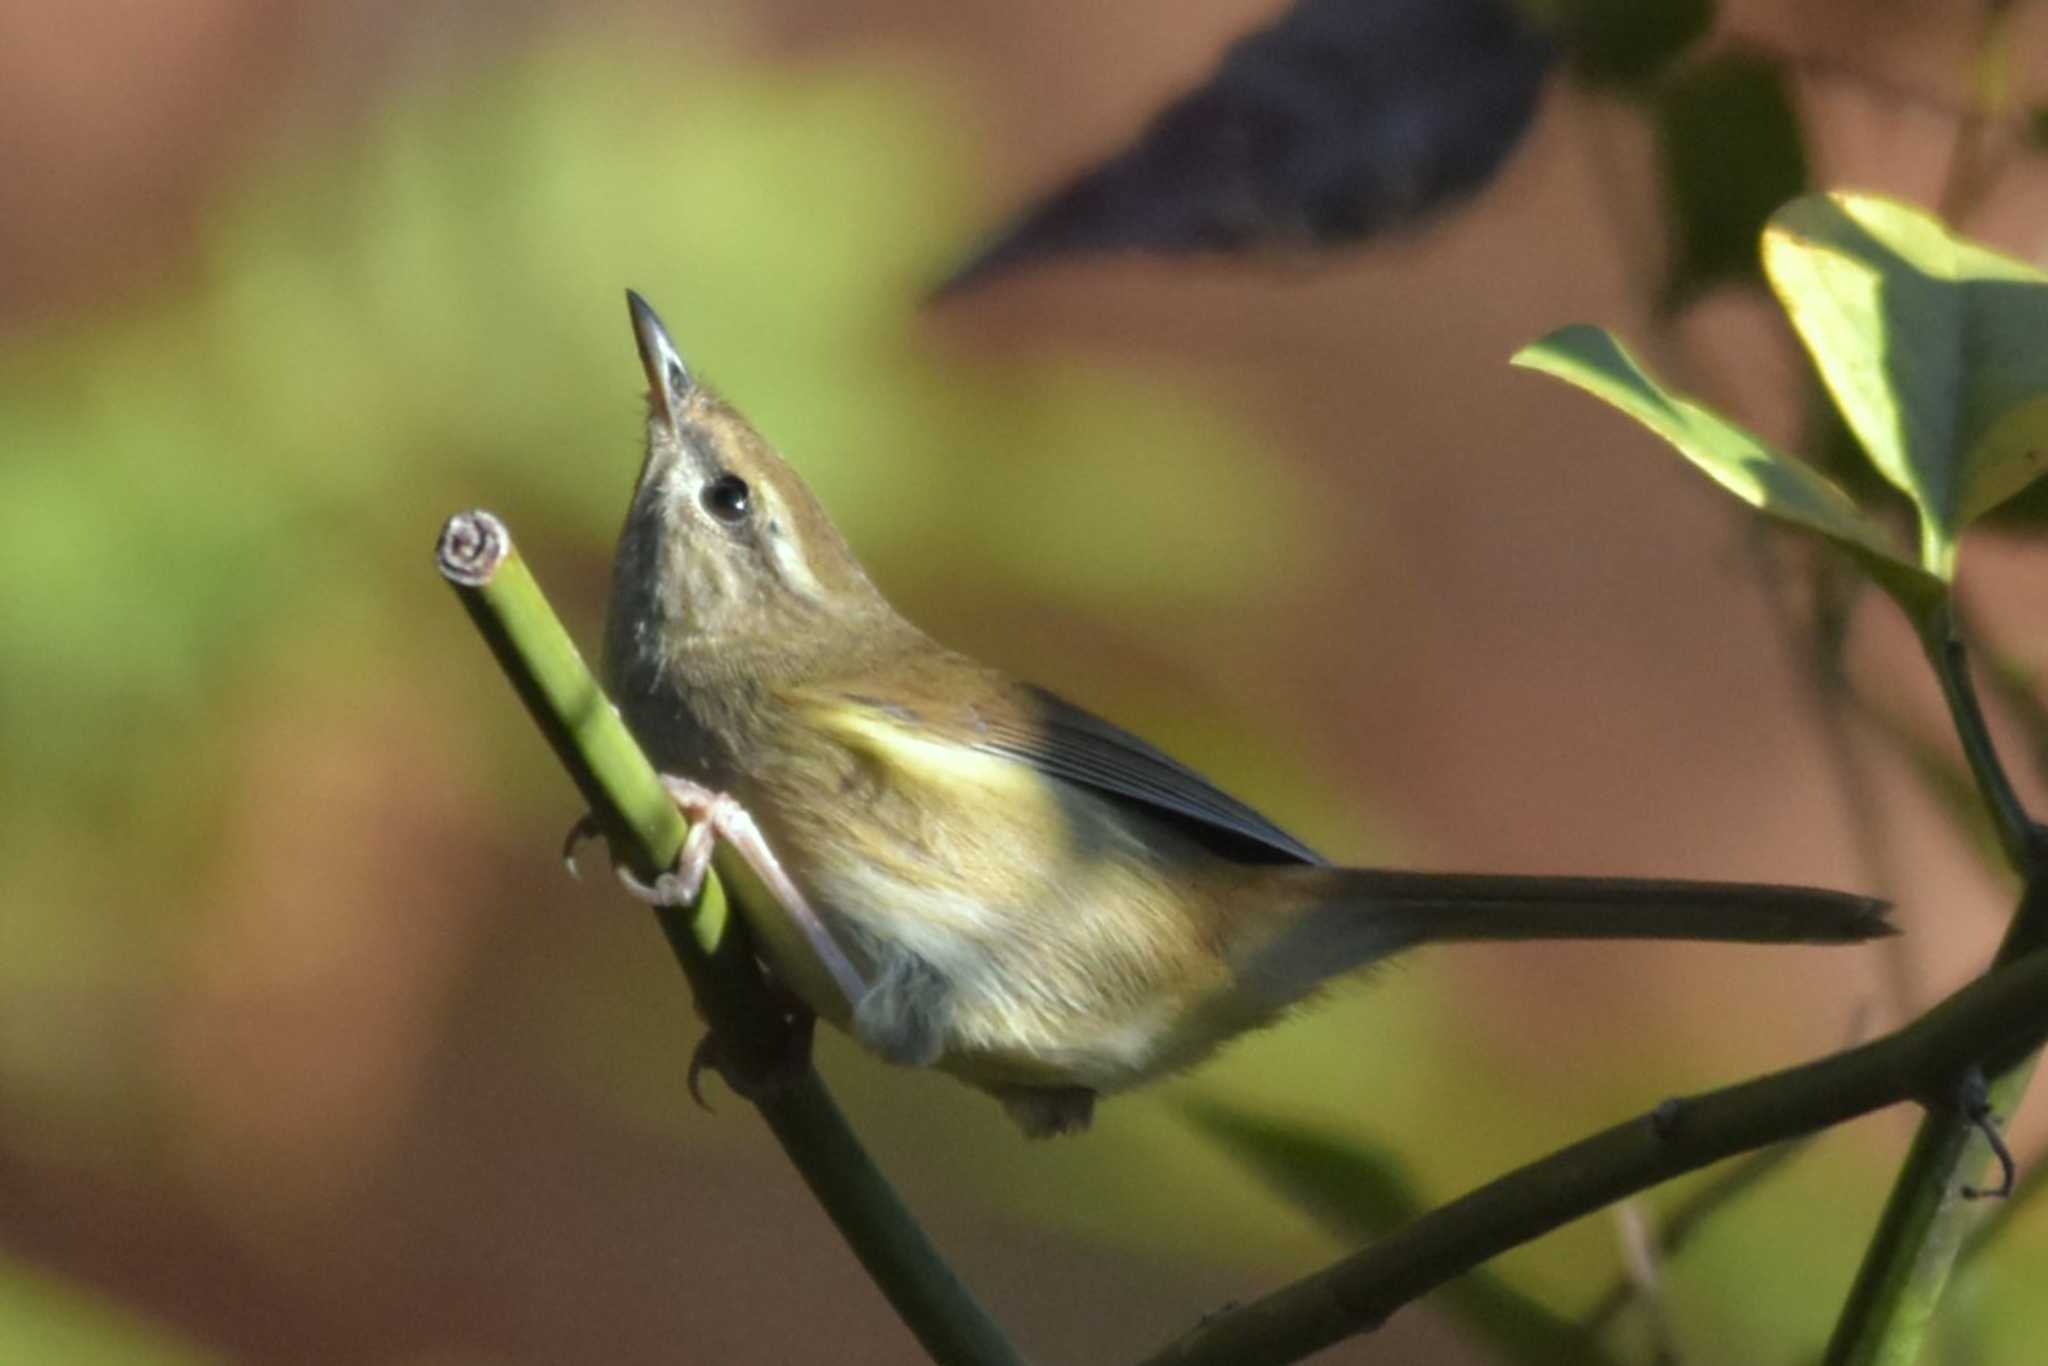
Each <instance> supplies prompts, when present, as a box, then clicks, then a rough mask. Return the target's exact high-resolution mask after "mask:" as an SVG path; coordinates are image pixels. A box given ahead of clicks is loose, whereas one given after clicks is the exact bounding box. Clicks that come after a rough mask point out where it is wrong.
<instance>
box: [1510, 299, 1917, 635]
mask: <svg viewBox="0 0 2048 1366" xmlns="http://www.w3.org/2000/svg"><path fill="white" fill-rule="evenodd" d="M1514 363H1515V364H1516V365H1520V366H1526V367H1527V368H1529V369H1531V370H1540V371H1542V372H1543V373H1545V374H1548V375H1554V376H1555V377H1557V378H1558V379H1561V380H1564V381H1566V382H1567V383H1569V384H1576V385H1577V386H1578V387H1580V388H1581V389H1584V390H1585V391H1586V392H1588V393H1590V394H1592V395H1594V396H1595V397H1598V398H1602V399H1605V400H1606V401H1607V402H1609V403H1611V404H1613V405H1614V406H1615V407H1617V408H1619V409H1621V410H1622V411H1623V412H1625V413H1627V414H1628V415H1629V416H1630V417H1633V418H1634V419H1635V420H1636V421H1638V422H1640V423H1642V424H1643V425H1644V426H1645V427H1648V428H1649V429H1650V430H1651V431H1653V432H1655V433H1656V434H1657V435H1659V436H1661V437H1663V438H1664V439H1665V440H1666V441H1668V442H1670V443H1671V444H1672V445H1673V446H1675V447H1677V448H1678V452H1679V454H1681V455H1683V456H1684V457H1685V458H1686V459H1688V460H1690V461H1691V462H1692V463H1693V464H1694V465H1697V466H1698V467H1699V468H1700V469H1701V470H1702V471H1704V472H1705V473H1706V474H1707V476H1708V477H1709V478H1711V479H1712V480H1713V481H1714V482H1715V483H1717V484H1719V485H1721V487H1723V488H1725V489H1727V490H1728V491H1729V492H1730V493H1733V494H1734V495H1735V496H1736V497H1738V498H1740V499H1741V500H1742V501H1743V502H1745V503H1748V504H1749V505H1750V506H1751V507H1753V508H1756V509H1757V510H1759V511H1761V512H1763V513H1764V514H1766V515H1767V516H1770V517H1774V518H1776V519H1777V520H1779V521H1781V522H1786V523H1789V524H1791V525H1793V526H1796V527H1800V528H1803V529H1805V530H1807V531H1814V532H1818V533H1819V534H1821V535H1822V536H1825V537H1827V538H1828V539H1829V540H1831V541H1833V542H1835V543H1836V544H1837V545H1840V546H1841V547H1842V548H1844V549H1845V550H1847V551H1849V553H1850V554H1852V555H1853V556H1855V557H1856V559H1857V561H1858V563H1860V564H1861V565H1863V567H1864V569H1865V570H1866V571H1867V572H1869V573H1870V574H1871V576H1872V577H1873V578H1874V579H1876V580H1877V582H1878V583H1879V584H1880V585H1881V586H1882V587H1884V589H1885V590H1886V591H1887V592H1889V593H1891V594H1892V595H1893V596H1894V597H1897V598H1899V599H1900V600H1901V601H1903V602H1906V603H1908V604H1909V605H1912V606H1919V605H1924V604H1925V603H1926V602H1927V601H1928V600H1929V599H1930V597H1933V598H1938V597H1939V596H1940V595H1941V593H1942V585H1941V584H1940V583H1939V582H1937V581H1935V580H1933V579H1932V578H1930V577H1929V576H1928V575H1926V574H1924V573H1922V572H1921V571H1920V570H1919V569H1917V568H1915V567H1914V566H1913V565H1912V564H1910V563H1908V562H1907V561H1906V560H1904V559H1902V558H1900V557H1899V556H1898V555H1897V554H1896V553H1894V551H1893V550H1892V548H1891V547H1890V546H1889V545H1888V544H1887V543H1886V540H1885V537H1884V533H1883V530H1882V528H1881V527H1879V526H1878V524H1877V523H1876V522H1874V521H1873V520H1871V518H1869V517H1868V516H1866V515H1865V514H1864V512H1863V510H1862V509H1861V508H1859V507H1857V506H1856V504H1855V502H1854V501H1853V500H1851V499H1850V497H1849V495H1848V494H1846V493H1844V492H1842V490H1841V487H1840V486H1839V485H1837V484H1836V483H1835V482H1834V481H1833V480H1831V479H1829V478H1828V477H1827V476H1826V475H1824V474H1822V473H1820V472H1819V471H1818V470H1816V469H1814V468H1813V467H1812V466H1810V465H1808V464H1806V463H1805V462H1803V461H1801V460H1799V459H1797V458H1795V457H1793V456H1790V455H1787V454H1785V453H1784V452H1782V451H1779V450H1775V449H1773V448H1772V447H1771V446H1770V445H1768V444H1767V443H1765V442H1764V440H1763V439H1762V438H1761V437H1758V436H1756V435H1754V434H1753V433H1751V432H1749V431H1747V430H1745V429H1744V428H1742V427H1739V426H1737V425H1736V424H1735V423H1733V422H1730V421H1729V420H1728V419H1726V418H1724V417H1722V416H1721V415H1720V414H1718V413H1716V412H1714V411H1713V410H1712V409H1710V408H1707V407H1705V406H1704V405H1702V404H1698V403H1695V402H1693V401H1692V400H1691V399H1688V398H1686V397H1684V396H1683V395H1680V394H1676V393H1673V392H1672V391H1670V390H1668V389H1666V388H1664V387H1663V386H1662V385H1661V384H1659V383H1658V382H1657V381H1656V380H1654V379H1652V378H1651V377H1650V376H1649V375H1648V374H1646V373H1645V372H1644V370H1643V368H1642V367H1641V366H1640V365H1638V364H1637V363H1636V359H1635V357H1633V356H1631V355H1630V354H1629V353H1628V351H1627V350H1626V349H1625V348H1623V346H1622V345H1621V343H1620V342H1618V341H1616V340H1615V339H1614V337H1613V336H1611V335H1610V334H1608V333H1607V332H1605V331H1603V330H1602V329H1600V328H1597V327H1588V326H1585V325H1583V324H1575V325H1573V326H1571V327H1566V328H1562V329H1560V330H1559V331H1556V332H1553V333H1551V334H1550V335H1549V336H1548V337H1545V338H1544V339H1543V340H1542V341H1539V342H1536V343H1535V344H1534V345H1531V346H1528V347H1525V348H1523V349H1522V350H1521V351H1520V352H1519V353H1517V354H1516V356H1515V358H1514Z"/></svg>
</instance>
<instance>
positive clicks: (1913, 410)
mask: <svg viewBox="0 0 2048 1366" xmlns="http://www.w3.org/2000/svg"><path fill="white" fill-rule="evenodd" d="M1764 268H1765V271H1766V272H1767V273H1768V274H1769V276H1770V279H1771V284H1772V287H1773V288H1774V289H1776V291H1777V293H1778V297H1779V299H1780V301H1781V302H1782V303H1783V304H1784V307H1785V311H1786V312H1787V313H1788V314H1789V315H1790V316H1791V318H1792V323H1793V326H1794V327H1796V328H1797V329H1798V331H1799V335H1800V338H1801V340H1802V341H1804V342H1805V344H1806V349H1807V350H1808V352H1809V353H1811V354H1812V356H1813V359H1814V364H1815V365H1816V366H1817V367H1818V368H1819V370H1820V373H1821V378H1822V379H1823V380H1824V381H1825V382H1826V384H1827V386H1828V391H1829V392H1830V393H1831V394H1833V395H1834V399H1835V403H1836V405H1837V406H1838V407H1840V408H1841V410H1842V415H1843V417H1845V418H1846V419H1847V420H1848V423H1849V426H1850V427H1851V428H1852V429H1853V430H1854V431H1855V433H1856V436H1857V439H1858V440H1859V441H1861V442H1862V443H1863V448H1864V450H1865V452H1867V453H1868V455H1869V456H1870V459H1871V461H1872V463H1874V464H1875V465H1876V466H1877V467H1878V469H1879V470H1880V471H1881V472H1882V473H1883V474H1884V476H1885V478H1887V479H1889V480H1890V481H1891V482H1892V483H1893V484H1894V485H1896V486H1897V487H1898V488H1899V489H1901V490H1902V491H1903V492H1904V493H1905V494H1906V495H1907V496H1908V497H1909V498H1911V499H1912V500H1913V502H1914V505H1915V506H1916V507H1917V508H1918V509H1919V512H1920V529H1921V537H1920V543H1921V548H1920V560H1921V563H1922V564H1923V565H1924V566H1925V567H1926V568H1927V569H1928V570H1929V571H1931V572H1932V573H1934V574H1936V575H1938V576H1940V577H1941V578H1943V579H1948V578H1952V577H1953V576H1954V572H1955V555H1956V541H1957V538H1958V537H1959V536H1960V535H1961V534H1962V530H1963V528H1964V527H1966V526H1968V525H1969V524H1970V523H1971V522H1972V521H1974V520H1975V519H1976V518H1978V517H1980V516H1982V515H1983V514H1984V513H1985V512H1987V511H1989V510H1990V509H1991V508H1992V507H1994V506H1996V505H1997V504H1999V503H2001V502H2003V501H2005V500H2006V499H2007V498H2010V497H2011V496H2012V495H2013V494H2015V493H2017V492H2019V491H2020V490H2021V489H2022V488H2024V487H2026V485H2027V484H2029V483H2031V482H2032V481H2033V480H2034V479H2035V478H2036V477H2037V476H2038V475H2039V474H2040V473H2041V471H2042V470H2043V469H2044V468H2048V276H2044V275H2043V274H2042V273H2041V272H2039V271H2037V270H2035V269H2034V268H2033V267H2031V266H2029V265H2027V264H2025V263H2024V262H2021V261H2017V260H2014V259H2012V258H2010V257H2006V256H2001V255H1999V254H1998V253H1996V252H1993V251H1990V250H1988V249H1986V248H1984V247H1981V246H1978V245H1977V244H1975V243H1973V242H1968V241H1965V240H1963V239H1961V238H1959V237H1956V236H1955V235H1954V234H1952V233H1950V232H1949V231H1948V230H1947V229H1946V228H1945V227H1943V226H1942V225H1941V223H1940V222H1938V221H1937V220H1936V219H1934V218H1933V217H1932V216H1930V215H1928V214H1926V213H1924V212H1922V211H1920V210H1918V209H1915V208H1912V207H1909V206H1907V205H1904V204H1899V203H1895V202H1893V201H1890V200H1885V199H1879V198H1876V197H1874V196H1870V195H1857V194H1828V195H1810V196H1808V197H1806V198H1804V199H1799V200H1795V201H1794V202H1793V203H1791V204H1788V205H1787V206H1786V207H1785V208H1783V209H1781V210H1779V212H1778V213H1777V215H1776V216H1775V217H1773V218H1772V220H1771V224H1770V227H1769V228H1768V230H1767V231H1766V232H1765V234H1764Z"/></svg>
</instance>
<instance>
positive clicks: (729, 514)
mask: <svg viewBox="0 0 2048 1366" xmlns="http://www.w3.org/2000/svg"><path fill="white" fill-rule="evenodd" d="M701 499H702V502H703V504H704V510H705V511H706V512H708V513H710V514H711V515H712V516H713V517H716V518H717V519H718V520H719V521H721V522H725V523H727V524H728V525H730V524H733V523H737V522H742V521H745V520H746V516H747V511H748V509H749V508H750V507H752V506H753V493H752V491H751V490H750V489H748V488H747V481H746V480H744V479H742V478H740V477H739V476H738V475H737V474H721V475H719V476H718V477H717V478H716V479H714V480H712V481H711V482H710V483H708V484H706V485H705V486H704V492H703V494H702V495H701Z"/></svg>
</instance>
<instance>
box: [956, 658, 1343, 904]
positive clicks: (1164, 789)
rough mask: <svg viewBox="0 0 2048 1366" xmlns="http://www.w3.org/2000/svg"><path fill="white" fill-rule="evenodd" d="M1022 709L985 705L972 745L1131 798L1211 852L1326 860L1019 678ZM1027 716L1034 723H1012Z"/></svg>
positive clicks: (1140, 744)
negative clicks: (1015, 714)
mask: <svg viewBox="0 0 2048 1366" xmlns="http://www.w3.org/2000/svg"><path fill="white" fill-rule="evenodd" d="M1018 692H1019V694H1021V699H1020V700H1022V701H1023V702H1024V704H1025V706H1024V707H1023V708H1022V713H1023V716H1022V717H1020V718H1016V719H1013V718H1012V717H1011V716H1009V715H1008V714H1007V709H990V710H989V711H986V712H983V713H982V714H981V715H980V716H979V717H977V718H976V720H977V724H976V726H975V728H974V729H975V736H974V739H973V740H972V741H971V743H973V745H974V746H975V748H977V749H982V750H986V751H988V752H989V753H991V754H1000V755H1002V756H1003V757H1005V758H1009V759H1017V760H1020V761H1022V762H1024V763H1027V764H1030V765H1032V766H1033V767H1035V768H1037V769H1039V770H1041V771H1043V772H1045V773H1049V774H1051V775H1052V776H1053V777H1055V778H1061V779H1064V780H1065V781H1067V782H1070V783H1075V784H1078V785H1080V786H1082V787H1087V788H1092V789H1094V790H1095V791H1097V792H1100V793H1103V794H1105V795H1107V796H1110V797H1114V798H1117V799H1119V800H1121V801H1125V802H1129V803H1132V804H1133V805H1136V806H1138V807H1141V808H1143V809H1144V810H1145V811H1146V812H1147V813H1148V814H1150V815H1152V816H1155V817H1161V818H1165V819H1168V820H1171V821H1173V822H1174V823H1175V824H1178V825H1179V826H1181V827H1182V828H1183V829H1184V830H1186V832H1187V833H1188V834H1190V835H1192V836H1193V837H1194V838H1195V839H1197V840H1199V841H1201V842H1202V843H1203V844H1204V845H1206V846H1208V847H1209V848H1210V849H1212V850H1214V851H1215V852H1217V853H1219V854H1222V855H1223V856H1224V857H1226V858H1231V859H1235V860H1237V861H1238V862H1240V863H1313V864H1323V863H1327V862H1328V860H1327V859H1325V858H1323V856H1322V855H1320V854H1318V853H1317V852H1316V851H1315V850H1313V849H1311V848H1309V847H1308V846H1307V845H1306V844H1303V843H1302V842H1301V841H1300V840H1298V839H1296V838H1294V836H1292V835H1290V834H1288V833H1287V832H1286V831H1285V830H1282V829H1281V828H1280V827H1279V826H1277V825H1275V824H1273V822H1271V821H1269V820H1267V819H1266V818H1265V817H1264V816H1261V815H1260V814H1259V813H1258V812H1256V811H1254V810H1252V809H1251V808H1250V807H1249V806H1246V805H1245V804H1244V803H1243V802H1241V801H1239V800H1237V798H1235V797H1233V796H1231V795H1230V794H1229V793H1227V792H1225V791H1223V789H1221V788H1219V787H1217V786H1216V785H1215V784H1214V783H1212V782H1210V781H1209V780H1208V779H1207V778H1204V777H1203V776H1202V775H1201V774H1199V773H1197V772H1195V771H1194V770H1193V769H1191V768H1189V767H1187V766H1186V765H1185V764H1181V763H1178V762H1176V761H1175V760H1173V759H1171V758H1169V757H1167V756H1166V755H1164V754H1162V753H1160V752H1159V751H1158V750H1156V749H1154V748H1153V747H1152V746H1150V745H1148V744H1146V743H1145V742H1144V741H1143V740H1140V739H1139V738H1138V737H1137V736H1135V735H1133V734H1131V733H1130V732H1129V731H1127V730H1124V729H1123V728H1122V727H1120V726H1115V725H1111V724H1110V723H1109V722H1107V721H1105V720H1103V719H1102V718H1101V717H1099V716H1096V715H1094V714H1093V713H1092V712H1086V711H1083V710H1082V709H1081V708H1079V707H1077V706H1075V705H1074V704H1073V703H1071V702H1068V701H1066V700H1065V699H1064V698H1061V697H1058V696H1056V695H1054V694H1052V693H1049V692H1047V691H1046V690H1045V689H1043V688H1038V687H1032V686H1030V685H1021V686H1020V687H1019V688H1018ZM1024 717H1028V718H1029V720H1030V721H1032V722H1035V723H1036V724H1032V725H1019V724H1017V720H1018V719H1023V718H1024Z"/></svg>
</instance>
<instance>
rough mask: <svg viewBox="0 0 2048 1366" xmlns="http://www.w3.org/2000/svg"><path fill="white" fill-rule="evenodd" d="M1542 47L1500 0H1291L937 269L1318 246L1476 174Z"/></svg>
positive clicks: (1504, 150) (1518, 115) (1539, 65)
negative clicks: (1123, 141)
mask: <svg viewBox="0 0 2048 1366" xmlns="http://www.w3.org/2000/svg"><path fill="white" fill-rule="evenodd" d="M1551 60H1552V47H1551V45H1550V43H1549V41H1548V40H1547V39H1546V38H1545V37H1544V35H1543V33H1542V32H1541V30H1540V29H1539V28H1538V27H1537V26H1536V25H1535V24H1534V23H1532V22H1531V21H1530V20H1529V19H1528V18H1526V17H1525V16H1524V15H1523V14H1522V12H1521V10H1520V9H1519V8H1518V7H1517V6H1516V5H1515V4H1514V3H1512V0H1373V3H1371V4H1360V3H1357V0H1297V3H1296V4H1295V6H1294V8H1293V9H1291V10H1289V11H1288V12H1287V13H1286V14H1285V15H1284V16H1283V17H1282V18H1281V19H1280V21H1279V22H1278V23H1276V24H1274V25H1272V26H1271V27H1270V28H1266V29H1262V30H1260V31H1259V32H1257V33H1254V34H1252V35H1251V36H1249V37H1247V38H1244V39H1242V40H1240V41H1239V42H1238V43H1237V44H1236V45H1235V46H1234V47H1232V48H1231V49H1230V51H1229V52H1228V53H1227V54H1225V56H1224V59H1223V63H1222V65H1221V67H1219V68H1218V70H1217V71H1216V74H1215V75H1214V76H1212V77H1211V78H1210V79H1209V80H1208V81H1207V82H1206V83H1204V84H1203V85H1202V86H1200V87H1199V88H1197V89H1196V90H1194V91H1192V92H1190V93H1188V94H1186V95H1184V96H1182V97H1181V98H1180V99H1178V100H1176V101H1174V102H1173V103H1172V104H1171V105H1169V106H1167V108H1166V109H1165V110H1163V111H1162V112H1161V113H1160V114H1159V115H1158V116H1157V117H1156V118H1155V119H1154V120H1153V121H1152V123H1151V124H1150V125H1149V126H1148V127H1147V128H1146V129H1145V130H1144V131H1143V132H1142V133H1140V134H1139V136H1138V139H1137V141H1136V142H1134V143H1133V144H1131V145H1130V146H1129V147H1127V148H1126V149H1125V150H1124V151H1122V152H1119V153H1118V154H1116V155H1115V156H1113V157H1111V158H1110V159H1109V160H1107V161H1105V162H1102V163H1101V164H1099V165H1096V166H1093V167H1090V168H1089V169H1087V170H1085V171H1083V172H1082V173H1081V174H1080V175H1079V176H1077V177H1075V178H1074V179H1073V180H1072V181H1070V182H1068V183H1067V184H1066V185H1064V186H1062V187H1061V188H1060V189H1058V190H1055V191H1053V192H1052V193H1051V194H1050V195H1048V196H1046V197H1045V198H1044V199H1042V200H1040V201H1039V202H1038V203H1037V204H1035V205H1033V206H1032V207H1031V208H1029V209H1027V210H1026V211H1025V212H1024V214H1023V216H1022V217H1021V218H1020V219H1019V220H1018V221H1017V222H1016V223H1015V224H1013V225H1012V226H1011V227H1010V228H1008V229H1007V230H1005V231H1004V232H1002V233H1001V234H1000V235H999V236H998V237H997V238H996V239H995V240H994V241H993V242H992V243H990V244H989V245H988V246H986V247H984V248H983V249H982V250H981V251H980V252H978V253H977V254H976V255H975V256H974V258H973V259H972V260H971V261H969V262H968V263H967V264H966V265H965V266H963V267H961V268H960V269H959V270H958V271H956V272H955V273H954V274H953V276H952V277H951V278H950V279H949V280H948V281H947V282H946V284H945V286H944V290H945V291H946V292H958V291H960V290H963V289H966V288H969V287H971V286H973V285H977V284H980V283H982V282H983V281H985V280H987V279H989V278H990V277H992V276H995V275H997V274H1001V273H1004V272H1007V271H1010V270H1013V269H1015V268H1017V267H1019V266H1023V265H1027V264H1037V263H1039V262H1042V261H1046V260H1049V259H1052V258H1055V257H1063V256H1068V255H1072V254H1074V253H1078V252H1100V251H1117V250H1143V251H1153V252H1188V251H1236V250H1242V249H1244V248H1248V247H1252V246H1257V245H1282V246H1309V245H1318V246H1328V245H1333V244H1339V243H1346V242H1352V241H1356V240H1359V239H1362V238H1366V237H1370V236H1372V235H1374V234H1376V233H1379V232H1383V231H1385V230H1387V229H1389V228H1393V227H1398V226H1400V225H1402V224H1406V223H1410V222H1413V221H1415V220H1416V219H1418V218H1420V217H1422V216H1423V215H1425V214H1427V213H1429V212H1430V211H1432V210H1434V209H1437V208H1439V207H1441V206H1443V205H1445V204H1447V203H1448V202H1450V201H1451V200H1453V199H1455V198H1457V197H1458V196H1460V195H1463V194H1466V193H1469V192H1470V191H1472V190H1475V189H1477V188H1478V187H1479V186H1481V185H1483V184H1485V183H1486V181H1487V180H1488V179H1490V178H1491V177H1492V175H1493V173H1494V172H1495V170H1497V169H1498V168H1499V167H1500V165H1501V163H1502V162H1503V161H1504V160H1505V159H1506V157H1507V154H1508V153H1509V152H1510V151H1511V150H1512V149H1513V148H1514V146H1515V144H1516V143H1517V142H1518V141H1520V139H1521V135H1522V132H1523V130H1524V129H1525V128H1526V127H1527V126H1528V123H1529V119H1530V116H1531V114H1532V113H1533V112H1534V110H1535V106H1536V96H1537V94H1538V92H1539V91H1540V90H1541V88H1542V85H1543V79H1544V76H1545V75H1546V74H1547V73H1548V71H1549V69H1550V66H1551Z"/></svg>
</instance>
